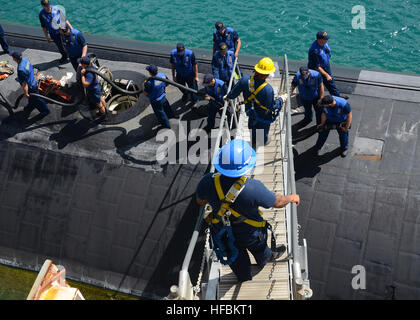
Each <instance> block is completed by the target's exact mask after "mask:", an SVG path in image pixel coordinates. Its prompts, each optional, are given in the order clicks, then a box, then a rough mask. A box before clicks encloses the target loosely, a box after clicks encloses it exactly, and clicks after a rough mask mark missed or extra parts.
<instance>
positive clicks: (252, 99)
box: [244, 76, 270, 113]
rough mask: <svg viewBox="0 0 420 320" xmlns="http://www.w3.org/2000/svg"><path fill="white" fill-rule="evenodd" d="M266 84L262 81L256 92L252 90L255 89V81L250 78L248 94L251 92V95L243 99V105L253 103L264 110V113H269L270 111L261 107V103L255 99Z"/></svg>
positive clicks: (252, 77)
mask: <svg viewBox="0 0 420 320" xmlns="http://www.w3.org/2000/svg"><path fill="white" fill-rule="evenodd" d="M267 84H268V83H267V82H266V81H264V82H263V83H262V84H261V85H260V86H259V87H258V88H257V90H255V89H254V87H255V81H254V76H251V78H250V80H249V92H251V95H250V96H249V97H248V98H247V99H245V101H244V104H247V103H249V102H251V101H254V102H255V103H256V104H257V106H259V107H260V108H261V109H263V110H265V112H266V113H267V112H268V111H270V109H268V108H267V107H265V106H263V105H262V104H261V102H259V101H258V99H257V94H258V93H259V92H260V91H261V90H262V89H264V87H265V86H266V85H267Z"/></svg>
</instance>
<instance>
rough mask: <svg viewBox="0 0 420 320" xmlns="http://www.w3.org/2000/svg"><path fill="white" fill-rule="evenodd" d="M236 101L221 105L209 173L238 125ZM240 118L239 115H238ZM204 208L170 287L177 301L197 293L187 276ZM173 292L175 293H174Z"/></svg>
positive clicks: (209, 257) (237, 70) (207, 256)
mask: <svg viewBox="0 0 420 320" xmlns="http://www.w3.org/2000/svg"><path fill="white" fill-rule="evenodd" d="M233 70H234V71H236V72H237V74H238V75H239V76H240V70H239V67H238V58H237V57H236V58H235V62H234V64H233ZM234 78H235V72H232V75H231V77H230V79H229V85H228V89H227V92H230V90H231V89H232V86H233V84H234V83H233V82H234ZM238 101H239V99H233V100H230V101H229V102H227V101H225V102H224V104H223V111H222V115H221V117H220V125H219V130H218V133H217V137H216V142H215V144H214V148H213V154H212V158H211V159H210V161H211V168H210V172H214V165H213V158H214V156H215V155H216V152H217V150H218V149H219V148H220V143H221V139H222V136H223V133H224V132H227V134H226V143H227V142H229V141H230V137H231V134H230V133H231V129H232V124H233V122H234V123H235V125H236V128H237V127H238V125H239V120H238V117H237V115H236V108H237V106H238ZM228 107H231V110H230V111H231V115H232V117H231V122H230V124H229V123H228V121H227V116H226V113H227V109H228ZM240 116H241V114H240ZM206 208H207V205H205V206H201V207H200V212H199V215H198V218H197V221H196V224H195V227H194V231H193V234H192V237H191V240H190V244H189V246H188V249H187V253H186V254H185V258H184V261H183V263H182V268H181V271H180V272H179V279H178V288H175V287H172V288H171V293H172V296H173V297H177V298H178V299H185V300H193V299H194V298H195V297H196V296H197V294H198V291H199V287H198V288H197V286H193V285H192V283H191V278H190V275H189V271H188V270H189V266H190V263H191V259H192V254H193V252H194V249H195V246H196V244H197V240H198V236H199V233H200V229H201V224H202V222H203V218H204V215H205V212H206ZM212 251H213V250H212V249H210V248H208V249H207V252H206V253H205V255H206V260H207V264H210V260H211V259H212V254H211V252H212ZM198 285H199V284H198ZM175 290H176V291H177V292H176V293H175Z"/></svg>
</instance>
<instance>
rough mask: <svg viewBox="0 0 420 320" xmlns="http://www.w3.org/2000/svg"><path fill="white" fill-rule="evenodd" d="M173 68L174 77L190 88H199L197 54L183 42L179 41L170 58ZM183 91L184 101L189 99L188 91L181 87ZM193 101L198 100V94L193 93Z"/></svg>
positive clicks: (176, 80)
mask: <svg viewBox="0 0 420 320" xmlns="http://www.w3.org/2000/svg"><path fill="white" fill-rule="evenodd" d="M169 62H170V63H171V69H172V79H173V80H174V81H175V82H177V83H179V84H181V85H183V86H185V85H188V87H189V88H191V89H194V90H197V89H198V65H197V61H196V60H195V54H194V52H193V51H192V50H190V49H187V48H185V46H184V44H183V43H181V42H180V43H178V44H177V45H176V49H173V50H172V51H171V58H170V60H169ZM180 90H181V92H182V93H183V96H182V101H184V102H185V101H187V100H188V93H187V92H186V91H185V90H182V89H180ZM191 101H192V103H193V104H195V103H197V102H198V96H197V95H196V94H195V93H192V94H191Z"/></svg>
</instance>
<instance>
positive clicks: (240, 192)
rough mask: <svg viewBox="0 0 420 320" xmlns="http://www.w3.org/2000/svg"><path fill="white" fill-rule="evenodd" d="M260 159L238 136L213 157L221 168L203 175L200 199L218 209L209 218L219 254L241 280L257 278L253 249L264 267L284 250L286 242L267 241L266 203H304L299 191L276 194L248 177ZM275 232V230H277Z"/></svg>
mask: <svg viewBox="0 0 420 320" xmlns="http://www.w3.org/2000/svg"><path fill="white" fill-rule="evenodd" d="M256 162H257V155H256V153H255V151H254V149H252V148H251V146H250V145H249V144H248V143H247V142H246V141H244V140H240V139H234V140H232V141H231V142H230V143H228V144H226V145H224V146H223V147H222V148H220V149H219V150H218V152H217V153H216V155H215V157H214V159H213V163H214V167H215V168H216V170H217V171H218V172H217V173H215V174H212V173H208V174H206V175H205V176H204V177H203V178H201V180H200V182H199V183H198V186H197V190H196V197H197V203H198V204H199V205H206V204H210V205H211V207H212V209H213V212H212V213H211V215H210V216H209V217H207V219H208V221H209V222H210V223H211V227H210V230H211V234H212V239H213V242H214V248H215V252H216V255H217V257H218V258H219V260H220V261H221V263H223V264H228V265H229V266H230V268H231V269H232V271H233V272H234V273H235V275H236V276H237V278H238V280H239V281H247V280H252V272H251V263H250V259H249V255H248V253H247V250H249V252H251V254H252V255H253V256H254V258H255V260H256V262H257V264H258V265H259V266H260V267H263V266H264V265H265V264H266V263H267V262H269V261H270V260H274V259H276V258H278V257H279V256H281V254H282V253H283V252H284V251H285V246H284V245H282V246H280V247H279V248H277V246H276V245H275V244H274V246H272V248H271V249H270V248H269V247H268V246H267V230H268V229H269V230H271V231H272V229H271V226H270V225H269V224H268V222H267V221H266V220H264V219H263V217H262V213H261V211H260V210H259V209H258V208H259V207H260V206H261V207H264V208H271V207H274V208H282V207H284V206H286V205H287V204H289V203H296V204H299V202H300V198H299V196H298V195H297V194H291V195H287V196H283V195H281V194H274V193H273V192H271V191H270V190H268V189H267V188H266V187H265V186H264V184H263V183H261V182H260V181H258V180H254V179H251V178H246V177H245V175H247V174H248V173H250V171H251V170H252V168H253V167H254V166H255V164H256ZM273 237H274V235H273Z"/></svg>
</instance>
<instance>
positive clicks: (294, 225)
mask: <svg viewBox="0 0 420 320" xmlns="http://www.w3.org/2000/svg"><path fill="white" fill-rule="evenodd" d="M236 68H237V59H235V63H234V70H236ZM238 74H240V72H239V70H238ZM233 76H234V75H233V74H232V76H231V78H230V81H229V87H228V92H230V90H231V87H232V85H233ZM280 82H281V83H280V87H279V92H284V91H286V93H287V101H286V106H283V110H282V111H281V113H280V115H283V116H280V117H279V119H278V120H277V121H279V124H280V129H281V135H282V159H283V176H284V179H283V181H284V190H285V194H294V193H296V186H295V177H294V174H295V171H294V165H293V145H292V129H291V127H292V122H291V102H290V87H289V70H288V61H287V56H286V55H284V67H283V72H282V74H281V81H280ZM238 101H239V100H238V99H235V100H234V101H232V100H231V102H230V106H231V107H232V115H233V114H235V113H236V108H237V106H238ZM227 108H228V103H227V102H225V103H224V107H223V112H222V116H221V120H220V127H219V131H218V135H217V138H216V142H215V145H214V150H213V155H212V159H213V158H214V156H215V154H216V152H217V150H218V149H219V147H220V142H221V138H222V136H223V132H224V129H225V128H226V130H227V131H228V134H227V136H228V137H227V141H226V142H228V141H229V140H230V130H231V126H232V123H233V121H235V124H236V126H237V127H238V125H239V123H240V122H241V121H240V120H241V117H242V116H243V115H244V108H243V106H241V109H240V115H239V119H237V117H236V115H235V116H234V117H233V119H232V121H231V124H230V126H229V124H228V122H227V120H226V112H227ZM225 126H226V127H225ZM210 172H214V166H213V163H212V165H211V169H210ZM206 208H207V206H202V207H201V208H200V212H199V216H198V219H197V222H196V224H195V227H194V231H193V234H192V237H191V240H190V244H189V246H188V250H187V253H186V255H185V258H184V262H183V264H182V269H181V271H180V273H179V281H178V287H177V286H173V287H172V288H171V295H170V297H171V298H172V299H174V298H175V299H186V300H193V299H195V298H196V297H197V295H198V291H200V288H199V285H200V281H201V274H200V275H199V280H198V282H197V286H193V285H192V283H191V279H190V275H189V272H188V269H189V265H190V262H191V259H192V254H193V252H194V249H195V246H196V243H197V239H198V236H199V232H200V229H201V223H202V222H203V218H204V216H205V212H206ZM286 217H287V220H288V225H289V228H288V242H289V247H290V248H291V251H290V252H289V257H290V261H289V262H290V263H289V275H290V280H291V282H292V284H291V296H292V299H307V298H310V297H311V296H312V291H311V289H310V288H309V279H308V262H307V246H306V240H305V239H303V246H300V245H299V228H300V226H299V224H298V220H297V207H296V204H294V203H292V204H291V205H290V206H286ZM208 238H209V237H208V236H207V239H208ZM210 242H211V241H210ZM210 246H211V243H207V242H206V244H205V248H204V256H203V261H202V265H201V270H200V273H202V272H203V270H202V269H203V266H204V262H206V263H207V266H208V268H207V275H208V282H207V284H206V285H207V288H206V294H205V299H206V300H209V299H217V287H218V281H219V270H220V263H219V262H218V261H217V259H216V258H215V255H214V254H213V252H212V251H213V250H212V248H210Z"/></svg>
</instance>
